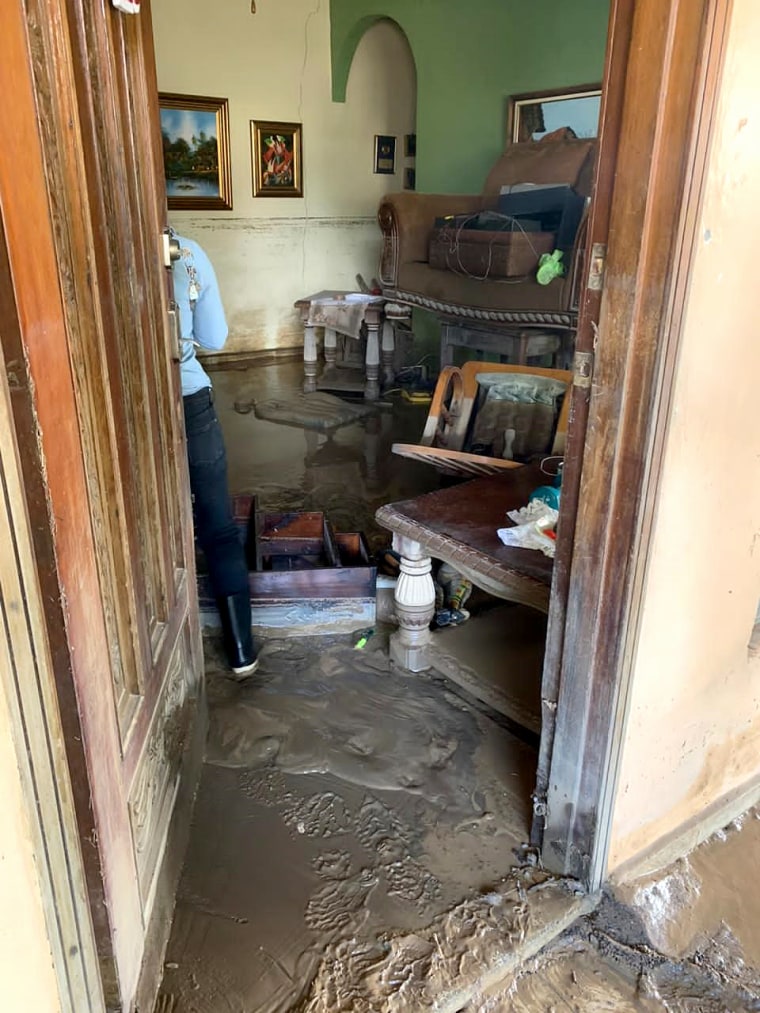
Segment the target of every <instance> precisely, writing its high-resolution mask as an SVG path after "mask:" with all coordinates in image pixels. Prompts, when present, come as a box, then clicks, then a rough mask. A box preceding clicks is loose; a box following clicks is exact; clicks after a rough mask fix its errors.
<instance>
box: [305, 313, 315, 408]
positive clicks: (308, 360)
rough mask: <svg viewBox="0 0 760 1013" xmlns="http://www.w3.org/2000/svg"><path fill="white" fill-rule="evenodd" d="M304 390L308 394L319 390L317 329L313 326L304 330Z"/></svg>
mask: <svg viewBox="0 0 760 1013" xmlns="http://www.w3.org/2000/svg"><path fill="white" fill-rule="evenodd" d="M303 389H304V391H305V393H306V394H312V393H313V392H314V391H315V390H316V389H317V329H316V327H313V326H312V325H311V324H306V326H305V327H304V329H303Z"/></svg>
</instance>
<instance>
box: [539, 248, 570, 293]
mask: <svg viewBox="0 0 760 1013" xmlns="http://www.w3.org/2000/svg"><path fill="white" fill-rule="evenodd" d="M564 273H565V265H564V264H563V263H562V250H555V251H554V253H542V254H541V257H540V259H539V261H538V272H537V274H536V281H537V282H538V284H539V285H548V284H549V282H550V281H554V279H555V278H561V277H562V275H563V274H564Z"/></svg>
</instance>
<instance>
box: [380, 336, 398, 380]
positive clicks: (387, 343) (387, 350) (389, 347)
mask: <svg viewBox="0 0 760 1013" xmlns="http://www.w3.org/2000/svg"><path fill="white" fill-rule="evenodd" d="M395 342H396V332H395V330H394V329H393V324H392V323H391V321H390V320H384V321H383V341H382V358H383V383H384V384H385V386H386V387H391V386H392V385H393V380H394V373H393V352H394V349H395Z"/></svg>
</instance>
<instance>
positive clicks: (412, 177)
mask: <svg viewBox="0 0 760 1013" xmlns="http://www.w3.org/2000/svg"><path fill="white" fill-rule="evenodd" d="M416 186H417V172H416V170H415V169H413V168H411V167H410V168H406V169H404V189H405V190H414V188H415V187H416Z"/></svg>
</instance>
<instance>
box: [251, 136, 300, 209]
mask: <svg viewBox="0 0 760 1013" xmlns="http://www.w3.org/2000/svg"><path fill="white" fill-rule="evenodd" d="M302 134H303V128H302V126H301V124H300V123H275V122H271V121H264V120H251V159H252V162H253V196H254V197H303V140H302Z"/></svg>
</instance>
